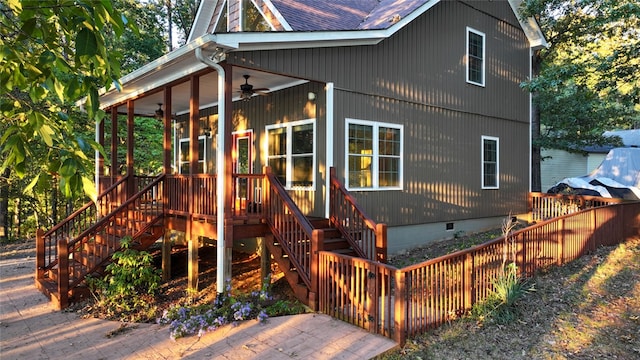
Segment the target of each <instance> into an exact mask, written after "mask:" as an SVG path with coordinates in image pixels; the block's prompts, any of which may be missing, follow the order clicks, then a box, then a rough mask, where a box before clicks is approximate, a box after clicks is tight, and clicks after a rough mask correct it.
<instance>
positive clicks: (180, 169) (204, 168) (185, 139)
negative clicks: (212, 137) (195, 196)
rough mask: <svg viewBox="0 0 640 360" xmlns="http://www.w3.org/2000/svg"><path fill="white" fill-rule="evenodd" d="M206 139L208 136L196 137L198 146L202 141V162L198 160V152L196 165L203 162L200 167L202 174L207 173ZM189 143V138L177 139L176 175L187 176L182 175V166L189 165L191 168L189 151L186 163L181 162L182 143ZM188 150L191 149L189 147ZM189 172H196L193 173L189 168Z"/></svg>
mask: <svg viewBox="0 0 640 360" xmlns="http://www.w3.org/2000/svg"><path fill="white" fill-rule="evenodd" d="M207 138H208V136H206V135H199V136H198V146H200V140H204V154H203V156H202V160H200V159H199V157H200V153H199V152H198V163H200V162H201V161H203V162H204V164H203V165H202V173H203V174H206V173H207V160H208V156H207V153H208V151H207ZM190 142H191V138H188V137H184V138H180V139H178V174H181V175H188V174H182V164H189V166H191V150H189V159H187V161H182V143H190ZM189 149H191V147H189ZM189 172H190V173H193V174H197V172H193V169H191V168H189Z"/></svg>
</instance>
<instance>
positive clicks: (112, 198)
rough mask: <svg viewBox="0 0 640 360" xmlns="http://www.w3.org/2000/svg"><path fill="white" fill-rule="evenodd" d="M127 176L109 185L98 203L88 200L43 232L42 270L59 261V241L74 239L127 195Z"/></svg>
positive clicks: (41, 245) (41, 243)
mask: <svg viewBox="0 0 640 360" xmlns="http://www.w3.org/2000/svg"><path fill="white" fill-rule="evenodd" d="M127 179H128V178H127V177H123V178H121V179H119V180H118V181H116V182H115V183H114V184H113V185H111V186H109V187H108V188H107V189H106V190H105V191H104V192H103V193H102V194H100V196H99V197H98V199H97V201H96V203H93V202H88V203H86V204H84V205H83V206H82V207H81V208H80V209H78V210H76V211H75V212H73V213H72V214H71V215H69V216H68V217H67V218H66V219H64V220H62V221H61V222H60V223H58V224H57V225H55V226H54V227H52V228H51V229H50V230H49V231H47V232H46V233H44V234H42V241H41V242H40V244H39V245H38V246H40V247H41V249H40V252H39V254H42V259H41V262H42V263H41V264H39V267H40V268H41V271H43V270H44V269H48V268H51V267H52V266H54V265H55V264H56V263H57V261H58V247H57V243H58V242H59V241H60V240H64V241H66V242H70V241H72V240H73V239H74V238H75V237H76V236H78V235H79V234H81V233H82V232H83V231H85V230H87V229H88V228H89V227H91V226H92V225H94V224H95V223H96V221H97V220H98V219H99V218H100V217H102V216H104V215H106V214H108V213H110V212H111V206H113V205H114V204H115V206H118V205H119V204H120V203H121V200H122V199H124V197H125V196H126V189H127Z"/></svg>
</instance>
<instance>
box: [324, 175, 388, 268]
mask: <svg viewBox="0 0 640 360" xmlns="http://www.w3.org/2000/svg"><path fill="white" fill-rule="evenodd" d="M330 174H331V175H330V176H331V189H330V197H329V198H330V213H329V220H330V221H331V223H332V224H333V225H334V226H335V227H336V228H337V229H338V230H339V231H340V233H341V234H342V236H343V237H344V238H345V239H346V240H347V241H348V242H349V244H350V245H351V247H352V248H353V250H354V251H355V252H356V253H357V254H358V256H359V257H362V258H365V259H369V260H377V261H381V262H386V258H387V239H386V226H385V225H384V224H377V223H376V222H375V221H374V220H373V219H372V218H371V217H369V216H368V215H367V214H366V213H365V212H364V210H363V209H362V208H361V207H360V205H359V204H358V202H357V201H356V199H355V198H354V197H353V195H351V194H350V193H349V191H348V190H347V189H346V188H345V187H344V185H343V184H342V183H341V182H340V181H339V180H338V177H337V176H336V171H335V168H333V167H332V168H331V170H330ZM344 206H347V207H348V208H344Z"/></svg>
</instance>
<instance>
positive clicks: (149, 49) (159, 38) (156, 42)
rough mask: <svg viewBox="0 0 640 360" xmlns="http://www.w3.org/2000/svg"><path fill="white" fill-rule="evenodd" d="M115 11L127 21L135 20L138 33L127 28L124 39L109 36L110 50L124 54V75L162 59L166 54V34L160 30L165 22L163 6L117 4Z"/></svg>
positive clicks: (119, 0)
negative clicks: (160, 25)
mask: <svg viewBox="0 0 640 360" xmlns="http://www.w3.org/2000/svg"><path fill="white" fill-rule="evenodd" d="M113 6H114V8H115V9H116V10H117V11H119V12H120V13H121V14H122V15H124V16H125V17H126V18H127V19H135V23H136V29H132V28H125V29H124V31H123V33H122V36H119V37H117V36H115V34H114V33H110V34H109V33H108V34H107V37H106V42H107V48H108V49H109V50H110V51H116V52H118V53H120V54H122V61H121V64H120V67H121V71H122V74H123V75H125V74H127V73H130V72H131V71H133V70H135V69H138V68H140V67H142V66H143V65H145V64H147V63H149V62H151V61H153V60H155V59H157V58H159V57H161V56H162V55H164V54H165V53H166V51H167V47H166V42H167V33H166V32H165V31H164V30H163V29H162V27H159V26H158V24H159V23H163V22H164V16H165V15H164V11H163V7H162V5H161V4H158V3H154V2H153V1H147V2H141V1H139V0H116V1H113Z"/></svg>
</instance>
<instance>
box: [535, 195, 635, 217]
mask: <svg viewBox="0 0 640 360" xmlns="http://www.w3.org/2000/svg"><path fill="white" fill-rule="evenodd" d="M625 201H627V200H624V199H618V198H604V197H601V196H591V195H565V194H545V193H539V192H531V193H529V196H528V211H529V214H531V221H540V220H546V219H549V218H553V217H557V216H561V215H566V214H570V213H574V212H576V211H578V210H583V209H587V208H591V207H597V206H605V205H612V204H620V203H623V202H625Z"/></svg>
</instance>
